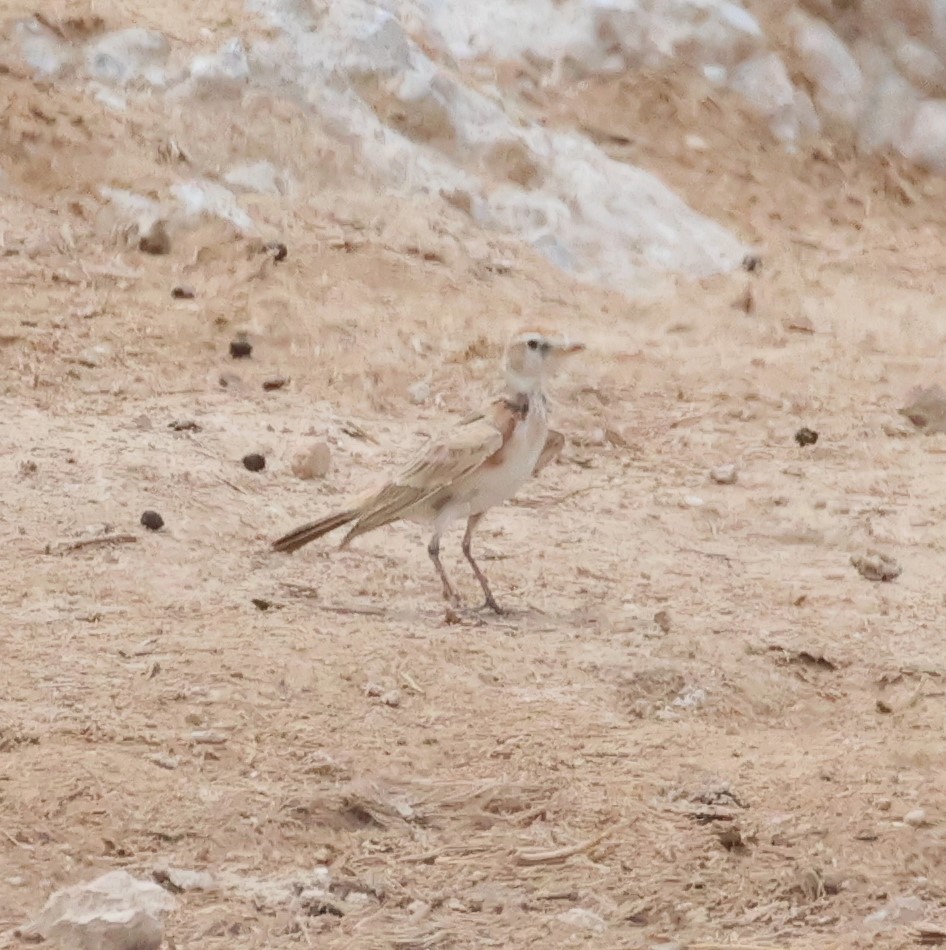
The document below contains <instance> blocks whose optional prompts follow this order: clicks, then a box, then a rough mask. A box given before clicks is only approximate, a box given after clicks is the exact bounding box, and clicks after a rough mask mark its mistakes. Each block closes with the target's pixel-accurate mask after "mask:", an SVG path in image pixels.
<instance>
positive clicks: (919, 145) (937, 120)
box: [900, 99, 946, 172]
mask: <svg viewBox="0 0 946 950" xmlns="http://www.w3.org/2000/svg"><path fill="white" fill-rule="evenodd" d="M900 153H901V154H902V155H903V156H904V157H905V158H907V159H909V160H910V161H911V162H916V164H917V165H922V166H923V167H924V168H928V169H930V170H931V171H936V172H946V100H942V99H928V100H927V101H926V102H923V103H920V105H919V106H918V107H917V109H916V112H915V113H914V116H913V122H912V123H911V125H910V128H909V129H907V132H906V135H905V136H904V138H903V141H902V143H901V144H900Z"/></svg>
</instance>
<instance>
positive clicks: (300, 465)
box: [290, 442, 332, 481]
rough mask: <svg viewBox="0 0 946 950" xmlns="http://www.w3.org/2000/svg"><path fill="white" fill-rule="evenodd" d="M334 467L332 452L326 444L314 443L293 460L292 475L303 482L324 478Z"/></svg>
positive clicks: (297, 454) (298, 453)
mask: <svg viewBox="0 0 946 950" xmlns="http://www.w3.org/2000/svg"><path fill="white" fill-rule="evenodd" d="M331 465H332V451H331V449H330V448H329V447H328V444H327V443H325V442H313V443H312V445H310V446H309V447H308V448H306V449H302V450H301V451H300V452H297V453H296V455H295V456H294V457H293V459H292V463H291V465H290V468H291V470H292V474H293V475H295V476H296V478H300V479H302V481H311V480H312V479H313V478H324V477H325V476H326V475H327V474H328V472H329V469H330V468H331Z"/></svg>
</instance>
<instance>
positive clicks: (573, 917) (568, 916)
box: [555, 907, 606, 933]
mask: <svg viewBox="0 0 946 950" xmlns="http://www.w3.org/2000/svg"><path fill="white" fill-rule="evenodd" d="M555 919H556V920H558V921H561V922H562V923H563V924H565V925H566V926H568V927H572V928H574V929H575V930H590V931H592V932H594V933H602V932H603V931H604V929H605V926H606V925H605V922H604V920H603V919H602V918H601V917H600V916H599V915H598V914H596V913H595V912H594V911H593V910H587V909H586V908H584V907H572V908H570V909H569V910H566V911H563V912H562V913H561V914H556V915H555Z"/></svg>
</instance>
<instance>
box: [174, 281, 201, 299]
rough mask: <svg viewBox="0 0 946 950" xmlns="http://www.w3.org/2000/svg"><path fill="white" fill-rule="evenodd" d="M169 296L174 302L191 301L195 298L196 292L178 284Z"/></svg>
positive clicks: (185, 285) (191, 288)
mask: <svg viewBox="0 0 946 950" xmlns="http://www.w3.org/2000/svg"><path fill="white" fill-rule="evenodd" d="M171 296H172V297H173V298H174V299H175V300H193V299H194V298H195V297H196V296H197V291H195V290H194V288H193V287H189V286H188V285H187V284H178V286H177V287H173V288H171Z"/></svg>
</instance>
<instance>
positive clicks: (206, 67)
mask: <svg viewBox="0 0 946 950" xmlns="http://www.w3.org/2000/svg"><path fill="white" fill-rule="evenodd" d="M249 78H250V61H249V58H248V57H247V54H246V47H245V46H244V45H243V41H242V40H241V39H239V38H234V39H232V40H228V41H227V42H226V43H224V44H223V46H221V47H220V49H218V50H217V51H216V52H215V53H211V54H209V55H202V56H196V57H195V58H194V60H193V61H192V62H191V65H190V69H189V70H188V78H187V79H186V81H184V82H182V83H180V84H179V85H178V86H176V87H175V88H174V89H173V90H172V94H173V95H172V97H173V98H180V97H184V96H220V97H225V98H234V97H238V96H240V95H242V94H243V91H244V89H245V88H246V85H247V82H248V81H249Z"/></svg>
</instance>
